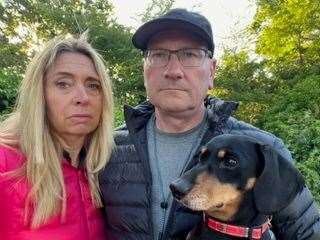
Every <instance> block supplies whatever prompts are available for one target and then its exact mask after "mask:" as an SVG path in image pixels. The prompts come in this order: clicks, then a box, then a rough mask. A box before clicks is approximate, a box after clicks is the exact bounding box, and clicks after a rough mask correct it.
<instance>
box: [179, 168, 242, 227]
mask: <svg viewBox="0 0 320 240" xmlns="http://www.w3.org/2000/svg"><path fill="white" fill-rule="evenodd" d="M242 198H243V192H241V191H239V190H237V189H236V187H235V186H234V185H232V184H229V183H221V182H220V181H219V180H218V179H217V178H215V177H214V176H212V175H209V174H208V173H203V174H200V175H199V176H198V177H197V179H196V181H195V184H194V186H193V188H192V189H191V191H190V192H189V193H188V194H187V195H186V196H185V197H184V198H183V199H181V202H182V203H183V204H184V205H186V206H187V207H189V208H191V209H193V210H196V211H205V212H206V213H208V214H209V215H210V216H212V217H216V218H219V219H221V220H223V221H227V220H230V219H231V218H232V217H233V216H234V215H235V213H236V212H237V211H238V209H239V206H240V204H241V202H242ZM221 203H223V207H221V208H218V207H217V206H218V205H219V204H221Z"/></svg>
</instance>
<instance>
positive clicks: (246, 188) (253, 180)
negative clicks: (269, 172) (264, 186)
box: [244, 177, 257, 190]
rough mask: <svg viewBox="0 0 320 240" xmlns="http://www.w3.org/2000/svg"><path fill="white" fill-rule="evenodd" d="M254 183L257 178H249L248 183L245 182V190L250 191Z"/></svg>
mask: <svg viewBox="0 0 320 240" xmlns="http://www.w3.org/2000/svg"><path fill="white" fill-rule="evenodd" d="M256 181H257V178H254V177H252V178H249V179H248V181H247V184H246V186H245V188H244V189H245V190H250V189H252V188H253V187H254V185H255V184H256Z"/></svg>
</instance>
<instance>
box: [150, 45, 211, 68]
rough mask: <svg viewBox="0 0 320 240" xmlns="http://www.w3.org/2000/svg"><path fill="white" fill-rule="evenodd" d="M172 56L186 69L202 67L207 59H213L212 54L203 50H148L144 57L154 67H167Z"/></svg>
mask: <svg viewBox="0 0 320 240" xmlns="http://www.w3.org/2000/svg"><path fill="white" fill-rule="evenodd" d="M171 54H175V55H176V56H177V57H178V59H179V62H180V63H181V65H182V66H184V67H200V66H201V65H202V63H203V61H204V59H205V58H206V57H209V58H212V52H211V51H209V50H206V49H202V48H183V49H179V50H174V51H173V50H168V49H148V50H146V51H145V52H144V57H145V59H146V60H147V63H148V64H149V65H150V66H152V67H165V66H167V65H168V63H169V60H170V57H171Z"/></svg>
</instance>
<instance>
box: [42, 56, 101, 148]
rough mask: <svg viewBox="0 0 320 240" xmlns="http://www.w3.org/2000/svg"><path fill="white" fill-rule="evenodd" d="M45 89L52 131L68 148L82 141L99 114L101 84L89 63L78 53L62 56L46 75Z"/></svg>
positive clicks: (94, 124)
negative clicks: (75, 142)
mask: <svg viewBox="0 0 320 240" xmlns="http://www.w3.org/2000/svg"><path fill="white" fill-rule="evenodd" d="M44 86H45V87H44V94H45V101H46V111H47V118H48V121H49V124H50V127H51V129H52V130H53V131H54V133H55V134H57V135H58V137H60V138H62V139H63V140H64V141H66V143H67V144H72V143H73V142H72V141H79V140H82V141H84V139H85V137H86V136H87V135H88V134H89V133H91V132H93V131H94V130H95V129H96V128H97V126H98V124H99V121H100V117H101V112H102V99H103V97H102V96H103V93H102V88H101V80H100V78H99V76H98V74H97V71H96V69H95V66H94V64H93V62H92V60H91V59H90V58H88V57H87V56H85V55H83V54H81V53H71V52H70V53H68V52H66V53H61V54H60V55H59V56H58V57H57V58H56V61H55V62H54V64H53V66H52V67H51V68H49V69H48V71H47V72H46V74H45V84H44Z"/></svg>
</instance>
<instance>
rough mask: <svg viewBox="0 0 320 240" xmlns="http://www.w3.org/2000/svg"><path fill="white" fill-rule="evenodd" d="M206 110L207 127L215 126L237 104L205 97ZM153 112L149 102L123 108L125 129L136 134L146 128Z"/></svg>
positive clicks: (236, 106) (233, 109) (234, 109)
mask: <svg viewBox="0 0 320 240" xmlns="http://www.w3.org/2000/svg"><path fill="white" fill-rule="evenodd" d="M204 104H205V106H206V108H207V109H208V120H209V125H210V126H211V125H212V126H215V125H216V124H217V123H219V122H221V120H222V119H226V118H228V117H230V115H231V114H232V113H233V112H234V111H236V109H237V108H238V105H239V104H238V103H237V102H233V101H223V100H221V99H218V98H215V97H207V98H206V99H205V101H204ZM153 112H154V106H153V105H152V104H151V103H150V102H149V101H146V102H143V103H141V104H139V105H138V106H136V107H130V106H128V105H125V106H124V117H125V121H126V125H127V128H128V129H129V130H130V131H132V132H136V131H139V130H140V129H141V128H143V127H145V126H146V123H147V121H148V120H149V118H150V117H151V115H152V113H153Z"/></svg>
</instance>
